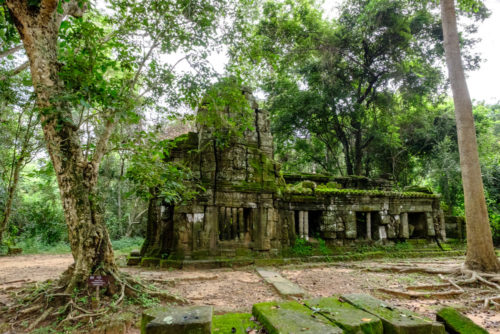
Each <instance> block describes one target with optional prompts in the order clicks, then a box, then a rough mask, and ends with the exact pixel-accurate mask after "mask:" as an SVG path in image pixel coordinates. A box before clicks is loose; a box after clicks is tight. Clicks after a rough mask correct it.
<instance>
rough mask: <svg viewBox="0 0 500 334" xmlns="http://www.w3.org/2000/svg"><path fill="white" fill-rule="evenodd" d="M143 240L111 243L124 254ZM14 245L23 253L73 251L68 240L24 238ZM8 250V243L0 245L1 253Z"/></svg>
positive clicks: (63, 252) (125, 239)
mask: <svg viewBox="0 0 500 334" xmlns="http://www.w3.org/2000/svg"><path fill="white" fill-rule="evenodd" d="M143 242H144V239H143V238H140V237H135V238H122V239H119V240H113V241H111V244H112V245H113V250H114V252H115V255H124V254H129V253H130V252H131V251H132V250H134V249H140V248H141V246H142V243H143ZM12 247H15V248H21V249H22V254H67V253H70V252H71V249H70V247H69V244H68V243H67V242H64V241H60V242H58V243H53V244H47V243H44V242H42V241H40V240H39V239H37V238H30V239H23V240H21V241H18V242H17V243H16V244H15V245H14V246H12ZM7 251H8V247H7V246H6V245H2V246H1V247H0V254H7Z"/></svg>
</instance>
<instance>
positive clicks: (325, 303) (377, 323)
mask: <svg viewBox="0 0 500 334" xmlns="http://www.w3.org/2000/svg"><path fill="white" fill-rule="evenodd" d="M305 304H306V305H307V306H308V307H309V308H311V309H312V310H314V311H316V312H318V313H319V314H321V315H322V316H324V317H325V318H327V319H328V320H330V321H331V322H333V323H335V324H336V325H337V326H339V327H340V328H342V329H343V330H344V333H348V334H351V333H352V334H354V333H365V334H382V333H383V332H384V327H383V325H382V321H381V320H380V319H379V318H378V317H376V316H374V315H373V314H370V313H367V312H365V311H362V310H360V309H358V308H356V307H354V306H352V305H351V304H349V303H345V302H341V301H340V300H339V299H338V298H337V297H328V298H318V299H312V300H306V301H305Z"/></svg>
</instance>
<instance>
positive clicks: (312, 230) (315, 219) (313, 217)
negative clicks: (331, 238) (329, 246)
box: [308, 211, 323, 238]
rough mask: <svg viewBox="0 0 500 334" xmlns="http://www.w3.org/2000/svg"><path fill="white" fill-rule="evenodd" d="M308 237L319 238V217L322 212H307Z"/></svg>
mask: <svg viewBox="0 0 500 334" xmlns="http://www.w3.org/2000/svg"><path fill="white" fill-rule="evenodd" d="M308 215H309V216H308V218H309V237H311V238H319V237H320V233H321V217H322V215H323V211H308Z"/></svg>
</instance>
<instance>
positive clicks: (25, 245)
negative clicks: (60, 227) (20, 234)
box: [16, 238, 71, 254]
mask: <svg viewBox="0 0 500 334" xmlns="http://www.w3.org/2000/svg"><path fill="white" fill-rule="evenodd" d="M16 247H18V248H21V249H22V250H23V254H67V253H70V252H71V249H70V247H69V244H68V243H66V242H64V241H59V242H58V243H56V244H44V243H42V242H41V241H40V240H38V239H36V238H33V239H24V240H21V241H19V242H18V243H17V244H16Z"/></svg>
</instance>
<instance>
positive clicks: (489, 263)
mask: <svg viewBox="0 0 500 334" xmlns="http://www.w3.org/2000/svg"><path fill="white" fill-rule="evenodd" d="M441 18H442V24H443V35H444V50H445V53H446V64H447V66H448V73H449V77H450V82H451V89H452V92H453V101H454V104H455V117H456V122H457V133H458V148H459V153H460V167H461V171H462V183H463V189H464V199H465V218H466V224H467V256H466V259H465V265H466V266H467V267H469V268H470V269H473V270H481V271H497V272H498V271H500V261H499V260H498V258H497V257H496V255H495V250H494V248H493V240H492V236H491V230H490V224H489V221H488V211H487V208H486V201H485V198H484V189H483V180H482V177H481V168H480V165H479V154H478V151H477V140H476V129H475V126H474V118H473V115H472V103H471V99H470V96H469V91H468V89H467V83H466V81H465V75H464V69H463V64H462V58H461V55H460V45H459V39H458V32H457V21H456V14H455V3H454V0H441Z"/></svg>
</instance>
